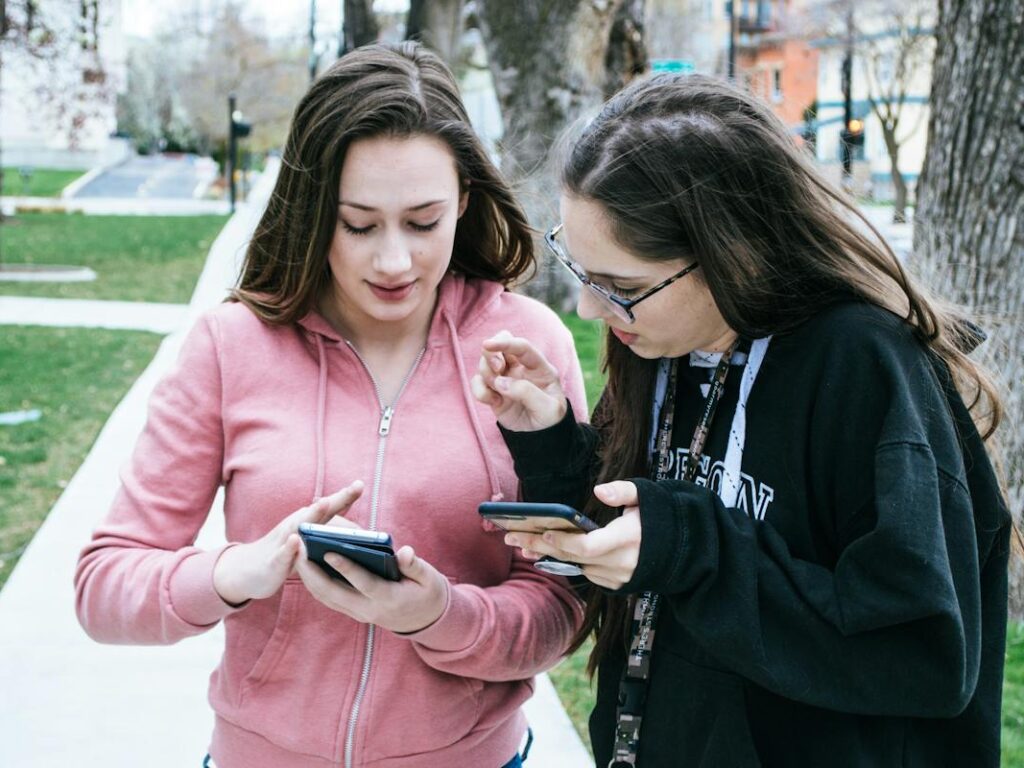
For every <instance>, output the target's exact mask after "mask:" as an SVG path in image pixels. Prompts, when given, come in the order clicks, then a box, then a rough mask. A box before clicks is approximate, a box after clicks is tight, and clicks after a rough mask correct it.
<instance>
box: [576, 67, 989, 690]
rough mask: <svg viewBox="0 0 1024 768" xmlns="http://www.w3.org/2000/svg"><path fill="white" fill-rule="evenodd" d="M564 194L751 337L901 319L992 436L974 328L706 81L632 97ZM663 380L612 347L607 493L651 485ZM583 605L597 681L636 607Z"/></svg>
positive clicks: (757, 114)
mask: <svg viewBox="0 0 1024 768" xmlns="http://www.w3.org/2000/svg"><path fill="white" fill-rule="evenodd" d="M561 180H562V186H563V189H564V191H565V192H566V193H567V194H569V195H573V196H576V197H579V198H581V199H584V200H587V201H591V202H595V203H597V204H599V205H600V206H601V208H602V209H603V210H604V212H605V214H606V215H607V217H608V221H609V222H610V225H611V229H612V234H613V236H614V238H615V239H616V241H617V242H618V244H619V245H621V246H622V247H623V248H625V249H626V250H628V251H629V252H630V253H632V254H634V255H636V256H637V257H638V258H642V259H648V260H652V261H659V260H672V259H680V258H686V259H688V260H689V259H694V260H696V261H697V262H699V263H700V266H701V269H700V270H698V271H697V272H695V273H694V276H695V277H697V276H699V279H701V280H703V281H704V282H705V284H706V285H707V287H708V289H709V290H710V292H711V295H712V297H713V299H714V301H715V304H716V305H717V307H718V310H719V311H720V312H721V313H722V316H723V318H724V319H725V321H726V322H727V323H728V325H729V327H730V328H732V329H733V330H734V331H736V332H737V333H739V334H740V335H741V336H746V337H749V338H758V337H761V336H765V335H768V334H775V333H782V332H785V331H787V330H790V329H792V328H794V327H795V326H797V325H799V324H800V323H803V322H804V321H806V320H808V319H809V318H811V317H813V316H814V315H816V314H817V313H819V312H820V311H821V310H822V309H824V308H825V307H827V306H829V305H830V304H833V303H835V302H837V301H840V300H842V299H844V298H859V299H861V300H863V301H868V302H871V303H873V304H876V305H878V306H880V307H884V308H885V309H888V310H890V311H892V312H895V313H897V314H898V315H900V316H902V317H904V318H905V319H906V321H907V322H908V323H909V324H910V326H911V327H912V328H913V331H914V333H915V335H916V336H917V337H918V338H919V339H920V340H921V342H922V343H923V344H925V345H926V346H927V347H928V348H929V349H930V350H931V351H932V352H933V353H934V354H935V355H936V356H937V357H938V358H940V359H941V360H942V361H944V363H945V364H946V365H947V366H948V368H949V370H950V371H951V372H952V374H953V377H954V380H955V381H956V383H957V386H958V388H959V389H960V391H961V393H962V394H963V396H964V399H965V401H966V402H967V403H969V407H970V408H971V411H972V415H973V416H974V417H975V420H976V422H977V423H978V428H979V431H980V432H981V433H982V435H983V436H984V437H985V438H986V439H987V438H988V437H989V436H991V435H992V433H993V432H994V431H995V429H996V426H997V425H998V423H999V420H1000V418H1001V413H1002V409H1001V405H1000V401H999V397H998V396H997V394H996V391H995V389H994V388H993V386H992V384H991V383H990V381H989V379H988V377H987V376H986V374H985V372H984V371H983V370H982V369H981V368H980V367H979V366H978V365H977V364H975V363H974V362H973V361H971V360H970V359H968V357H967V356H966V354H965V353H964V351H963V350H964V349H965V348H970V346H973V345H972V344H970V343H969V341H970V335H971V330H970V329H971V326H970V325H968V324H966V323H965V322H964V316H963V315H962V314H961V313H960V312H958V311H956V310H954V309H953V308H952V307H949V306H945V305H940V304H939V303H938V302H936V301H935V300H933V299H931V298H929V297H928V296H926V295H925V293H924V292H923V290H922V289H921V288H920V287H918V286H917V284H916V283H915V282H914V281H913V280H912V279H911V278H910V277H909V276H908V275H907V273H906V271H905V270H904V269H903V266H902V265H901V264H900V262H899V260H898V259H897V258H896V256H895V254H894V253H893V252H892V250H891V249H890V248H889V247H888V245H886V244H885V241H884V239H883V238H882V237H881V235H879V234H878V232H877V230H875V229H874V228H873V227H872V226H871V224H870V223H869V222H868V221H867V220H866V219H864V218H863V216H862V215H861V214H860V213H859V212H858V211H857V209H856V207H855V206H854V205H853V204H852V203H851V202H850V201H849V200H848V199H847V197H846V196H845V195H843V194H842V193H841V192H839V191H838V190H836V189H834V188H833V187H832V186H831V185H830V184H829V183H827V182H826V181H825V180H824V179H823V178H822V177H821V176H820V175H819V173H818V172H817V170H816V169H815V168H814V167H813V165H812V164H811V162H810V159H809V157H808V156H807V153H806V152H805V151H804V150H802V149H801V148H800V147H799V146H798V145H797V144H796V142H795V141H794V140H793V137H792V136H791V135H790V133H789V131H787V129H786V127H785V126H784V125H783V124H782V122H781V121H780V120H779V119H778V118H776V117H775V115H774V114H772V112H771V110H770V109H769V108H768V107H767V106H766V105H764V104H762V103H761V102H759V101H758V100H757V99H756V98H754V97H752V96H750V95H749V94H746V93H743V92H742V91H740V90H738V89H737V88H735V87H733V86H731V85H730V84H728V83H726V82H724V81H721V80H717V79H714V78H710V77H704V76H698V75H690V76H685V75H684V76H678V75H663V76H659V77H655V78H652V79H650V80H647V81H643V82H639V83H635V84H633V85H631V86H630V87H628V88H626V89H625V90H623V91H621V92H620V93H619V94H617V95H616V96H614V97H613V98H612V99H611V100H610V101H609V102H608V103H607V104H606V105H605V107H604V109H603V110H602V111H601V113H600V114H599V115H598V116H597V117H596V118H595V119H594V120H593V122H591V123H590V124H589V125H588V126H587V128H586V129H585V131H584V132H583V134H582V135H581V137H580V138H579V140H578V141H577V142H576V143H575V145H574V146H573V148H572V149H571V150H570V151H569V153H568V156H567V157H566V159H565V161H564V163H563V167H562V179H561ZM857 218H859V219H860V220H861V221H860V223H861V224H862V225H863V226H858V225H857V224H855V223H854V222H855V220H856V219H857ZM872 233H873V235H874V236H872ZM655 366H656V361H652V360H644V359H642V358H640V357H637V356H636V355H634V354H633V353H632V352H630V351H629V349H628V347H626V346H625V345H623V344H622V343H621V342H619V341H618V339H616V338H615V337H614V336H613V335H612V334H610V333H609V334H608V336H607V345H606V354H605V367H606V371H607V373H608V384H607V387H606V389H605V391H604V394H603V395H602V398H601V400H600V402H599V403H598V405H597V407H596V408H595V411H594V414H593V422H594V425H595V427H597V428H598V429H599V430H600V431H601V432H602V453H601V470H600V473H599V478H598V479H599V482H607V481H610V480H617V479H621V478H623V477H634V476H637V475H641V476H642V475H646V474H647V466H646V462H647V456H646V446H647V439H648V435H649V432H650V429H651V424H650V415H649V413H648V410H649V409H647V408H637V407H636V403H637V402H638V400H640V401H641V402H649V400H650V397H651V395H652V394H653V383H654V380H655ZM587 512H588V513H589V514H590V515H591V516H593V517H594V518H595V519H597V520H598V521H600V522H607V521H608V520H610V519H611V518H612V517H613V516H615V515H616V514H618V513H617V512H616V511H615V510H611V509H608V508H606V507H603V506H602V505H601V504H600V503H599V502H597V500H596V499H593V498H592V499H591V500H590V502H589V504H588V506H587ZM587 603H588V605H587V614H586V619H585V622H584V625H583V627H582V629H581V630H580V632H579V633H578V635H577V637H576V638H575V641H574V644H573V648H574V649H575V648H576V647H578V646H579V645H580V644H582V642H583V641H584V640H585V639H586V638H587V636H588V635H589V634H590V633H591V632H595V633H596V636H597V642H596V646H595V648H594V652H593V654H592V655H591V658H590V663H589V669H590V671H591V672H593V671H594V669H595V668H596V665H597V663H598V661H599V660H600V659H601V658H602V657H603V656H604V655H606V654H607V652H608V651H609V650H610V649H611V648H612V646H613V644H615V643H618V642H621V641H622V638H623V637H624V633H625V630H626V627H627V626H628V624H627V621H626V600H625V598H621V597H612V596H609V595H607V594H605V593H603V592H600V591H598V590H596V589H595V590H592V594H591V596H590V599H588V601H587Z"/></svg>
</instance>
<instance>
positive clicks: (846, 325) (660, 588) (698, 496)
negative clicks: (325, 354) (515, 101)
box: [474, 76, 1012, 768]
mask: <svg viewBox="0 0 1024 768" xmlns="http://www.w3.org/2000/svg"><path fill="white" fill-rule="evenodd" d="M562 188H563V196H562V207H561V210H562V221H563V223H562V224H561V225H559V226H557V227H555V228H554V229H553V230H552V231H551V232H549V233H548V236H547V241H548V244H549V245H550V247H551V249H552V252H553V254H554V256H555V257H556V258H557V259H558V260H559V261H561V262H562V263H563V264H564V265H565V266H566V267H568V268H569V269H570V270H571V271H572V272H573V274H575V275H576V277H577V278H578V279H579V280H580V282H581V283H582V284H583V286H584V290H582V291H581V295H580V299H579V306H578V311H579V314H580V315H581V316H582V317H585V318H599V319H601V320H603V321H604V322H605V323H606V324H607V326H608V330H609V334H608V341H607V352H606V355H607V357H606V363H607V372H608V385H607V388H606V390H605V392H604V395H603V396H602V398H601V401H600V402H599V403H598V406H597V408H596V410H595V412H594V416H593V426H589V425H586V424H582V423H577V420H576V418H577V417H576V416H575V415H574V414H573V413H572V409H571V408H570V407H569V405H568V404H567V401H566V398H565V396H564V394H563V393H562V391H561V389H560V387H559V385H558V373H557V371H555V370H554V369H553V367H552V366H551V365H550V364H549V363H548V362H547V361H546V360H545V359H544V358H543V357H542V356H541V355H540V354H538V352H537V351H536V348H535V347H534V346H533V345H532V344H531V343H530V341H529V340H527V339H522V338H516V337H514V336H512V335H511V334H508V333H503V334H500V335H499V336H497V337H495V338H493V339H492V340H490V341H489V342H487V343H486V344H485V348H484V351H483V354H482V357H481V361H480V370H479V374H478V375H477V377H476V378H475V380H474V388H475V392H476V395H477V397H478V398H479V399H480V400H481V401H482V402H485V403H487V404H489V405H491V407H492V408H493V410H494V413H495V414H496V416H497V419H498V422H499V424H500V425H501V426H502V427H503V434H504V436H505V439H506V442H507V443H508V446H509V448H510V450H511V452H512V455H513V457H514V459H515V462H516V471H517V474H518V475H519V477H520V480H521V483H522V494H523V496H524V498H526V499H528V500H534V501H558V502H565V503H568V504H572V505H575V506H577V508H582V509H584V510H585V511H586V512H587V513H588V514H589V515H590V516H591V517H594V518H596V519H597V520H598V521H599V522H600V523H602V524H603V527H602V528H601V529H600V530H598V531H596V532H593V533H589V534H571V533H555V532H550V533H547V534H545V535H543V536H531V535H527V534H511V535H509V536H508V537H507V541H508V543H510V544H512V545H515V546H519V547H522V548H523V550H524V551H525V552H526V553H527V554H528V556H533V557H539V556H543V555H548V556H553V557H556V558H558V559H561V560H566V561H573V562H576V563H578V564H580V565H581V566H582V573H583V576H585V577H586V579H587V581H583V582H582V584H583V585H585V586H584V589H585V591H586V592H587V596H588V610H589V612H588V620H587V623H586V625H585V627H584V629H583V631H582V632H581V633H580V635H579V637H578V638H577V644H579V643H581V642H582V641H583V640H584V639H585V638H586V637H587V636H588V635H590V634H591V633H593V634H594V635H595V636H596V645H595V648H594V652H593V655H592V657H591V671H593V670H594V669H595V668H596V669H597V670H598V691H597V704H596V707H595V709H594V711H593V714H592V716H591V719H590V728H591V737H592V741H593V744H594V751H595V756H596V759H597V764H598V766H601V767H602V768H603V766H605V765H611V766H624V765H640V766H643V768H657V767H658V766H666V767H667V766H673V768H675V767H677V766H756V765H765V766H820V765H829V766H865V767H867V766H871V767H872V768H878V767H879V766H929V767H931V766H938V765H949V766H997V765H998V763H999V739H1000V699H1001V685H1002V677H1003V658H1004V645H1005V637H1006V613H1007V562H1008V556H1009V552H1010V549H1011V546H1010V542H1011V530H1012V523H1011V520H1010V516H1009V513H1008V510H1007V506H1006V503H1005V500H1004V495H1003V493H1002V491H1001V488H1000V485H999V483H998V481H997V478H996V476H995V473H994V472H993V468H992V464H991V462H990V460H989V456H988V455H987V452H986V447H985V445H984V442H983V441H984V439H987V438H988V437H989V436H991V435H992V433H993V432H994V430H995V428H996V426H997V424H998V421H999V414H1000V408H999V400H998V397H997V396H996V394H995V392H994V390H993V388H992V386H991V385H990V384H989V382H988V380H987V378H986V377H985V374H984V372H983V371H982V370H981V369H980V368H979V367H978V366H977V365H976V364H975V363H974V362H973V361H972V360H970V359H969V358H968V357H967V353H968V352H969V351H970V349H971V348H973V347H974V346H975V345H976V344H977V343H978V342H979V341H980V340H981V338H982V337H983V335H982V334H980V333H979V332H978V330H977V328H976V327H975V326H973V325H972V324H970V323H969V322H967V321H966V320H965V318H964V317H963V316H962V315H959V314H957V313H955V312H954V311H952V310H950V309H949V308H945V307H941V306H940V305H939V304H937V303H936V302H935V301H933V300H931V299H929V298H928V297H927V296H926V295H925V294H924V293H923V292H922V290H921V289H920V288H919V287H918V286H917V285H916V284H915V282H914V281H913V280H911V279H910V278H909V277H908V276H907V274H906V273H905V271H904V269H903V268H902V266H901V265H900V263H899V261H898V260H897V259H896V257H895V256H894V255H893V253H892V252H891V250H890V249H889V248H888V247H887V246H886V245H885V244H884V241H882V240H881V238H880V237H877V238H876V237H873V236H872V235H871V234H870V233H869V231H868V228H869V225H867V224H866V222H864V224H863V225H860V224H855V223H854V220H855V217H856V216H857V213H856V210H855V208H853V207H852V206H851V205H850V203H849V202H847V200H846V198H845V197H844V196H843V195H841V194H840V193H838V192H836V191H834V190H833V189H832V188H831V187H830V186H829V185H828V184H827V183H826V182H824V181H823V180H822V179H821V178H820V177H819V175H818V174H817V172H816V171H815V170H814V169H813V167H812V166H811V163H810V161H809V158H808V157H806V156H805V153H804V151H803V150H801V149H800V148H798V147H797V146H796V144H795V143H794V141H793V139H792V137H791V135H790V134H789V132H788V131H787V130H786V128H785V127H784V126H783V125H782V123H781V122H779V121H778V120H777V119H776V118H775V117H774V116H773V115H772V114H771V112H770V111H769V110H768V109H767V107H765V106H764V105H762V104H761V103H759V102H758V101H757V100H756V99H754V98H752V97H751V96H749V95H747V94H744V93H741V92H740V91H738V90H736V89H735V88H733V87H731V86H729V85H727V84H725V83H722V82H719V81H716V80H712V79H710V78H705V77H699V76H690V77H674V76H662V77H657V78H654V79H652V80H649V81H646V82H642V83H638V84H635V85H633V86H631V87H630V88H628V89H626V90H625V91H623V92H621V93H620V94H618V95H617V96H616V97H614V98H613V99H612V100H611V101H610V102H609V103H608V104H607V105H606V107H605V109H604V110H603V112H602V113H601V114H600V115H599V116H598V117H597V118H596V119H595V120H594V121H593V122H591V123H590V124H589V126H588V127H587V128H586V129H585V131H584V133H583V134H582V136H581V138H579V139H578V141H577V142H576V143H575V145H574V147H573V149H572V150H571V152H570V153H569V155H568V157H567V159H566V161H565V164H564V167H563V173H562ZM876 234H877V233H876ZM965 403H967V404H969V405H967V404H965ZM579 416H583V415H582V414H580V415H579ZM630 478H632V479H630ZM595 483H596V487H595Z"/></svg>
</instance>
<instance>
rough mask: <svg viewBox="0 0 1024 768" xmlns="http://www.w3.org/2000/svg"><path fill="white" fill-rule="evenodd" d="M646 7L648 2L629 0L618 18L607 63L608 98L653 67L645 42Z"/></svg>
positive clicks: (621, 9) (613, 29)
mask: <svg viewBox="0 0 1024 768" xmlns="http://www.w3.org/2000/svg"><path fill="white" fill-rule="evenodd" d="M644 4H645V0H625V2H624V3H623V4H622V5H621V6H620V7H619V12H618V13H617V14H616V15H615V21H614V22H613V24H612V29H611V34H610V36H609V40H608V53H607V54H606V55H605V62H604V63H605V82H604V96H605V98H606V99H607V98H610V97H611V96H612V95H614V94H615V93H617V92H618V91H619V90H621V89H622V88H623V87H625V86H626V85H628V84H629V83H630V82H631V81H632V80H633V78H634V77H636V76H637V75H640V74H643V73H644V72H646V71H647V70H648V68H649V67H650V63H651V62H650V57H649V56H648V55H647V44H646V41H645V39H644Z"/></svg>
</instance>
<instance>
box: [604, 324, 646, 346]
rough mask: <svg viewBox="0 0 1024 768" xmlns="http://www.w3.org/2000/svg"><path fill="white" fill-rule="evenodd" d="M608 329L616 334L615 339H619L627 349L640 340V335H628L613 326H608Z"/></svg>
mask: <svg viewBox="0 0 1024 768" xmlns="http://www.w3.org/2000/svg"><path fill="white" fill-rule="evenodd" d="M608 329H609V330H610V331H611V332H612V333H614V334H615V338H617V339H618V340H619V341H621V342H622V343H623V344H625V345H626V346H627V347H628V346H630V345H631V344H633V342H635V341H636V340H637V339H638V338H640V336H639V335H638V334H635V333H626V332H625V331H620V330H619V329H618V328H613V327H611V326H608Z"/></svg>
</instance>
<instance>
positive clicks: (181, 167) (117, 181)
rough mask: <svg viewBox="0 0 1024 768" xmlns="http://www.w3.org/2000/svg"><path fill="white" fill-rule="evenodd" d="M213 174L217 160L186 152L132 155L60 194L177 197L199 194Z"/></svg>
mask: <svg viewBox="0 0 1024 768" xmlns="http://www.w3.org/2000/svg"><path fill="white" fill-rule="evenodd" d="M216 177H217V164H216V163H215V162H214V161H213V160H211V159H210V158H208V157H206V158H204V157H198V156H196V155H190V154H170V155H168V154H159V155H136V156H135V157H131V158H129V159H128V160H126V161H125V162H123V163H118V164H117V165H114V166H112V167H110V168H107V169H104V171H103V172H102V173H99V174H97V175H96V176H94V177H93V178H91V179H88V180H87V181H86V182H85V183H84V184H81V185H79V186H77V187H76V188H74V189H72V190H70V191H65V194H64V197H74V198H75V199H81V198H99V197H107V198H133V197H134V198H181V199H186V200H191V199H193V198H197V197H200V196H201V195H202V194H203V193H204V192H205V191H206V189H207V188H208V187H209V186H210V183H211V182H212V181H213V180H214V179H215V178H216Z"/></svg>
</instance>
